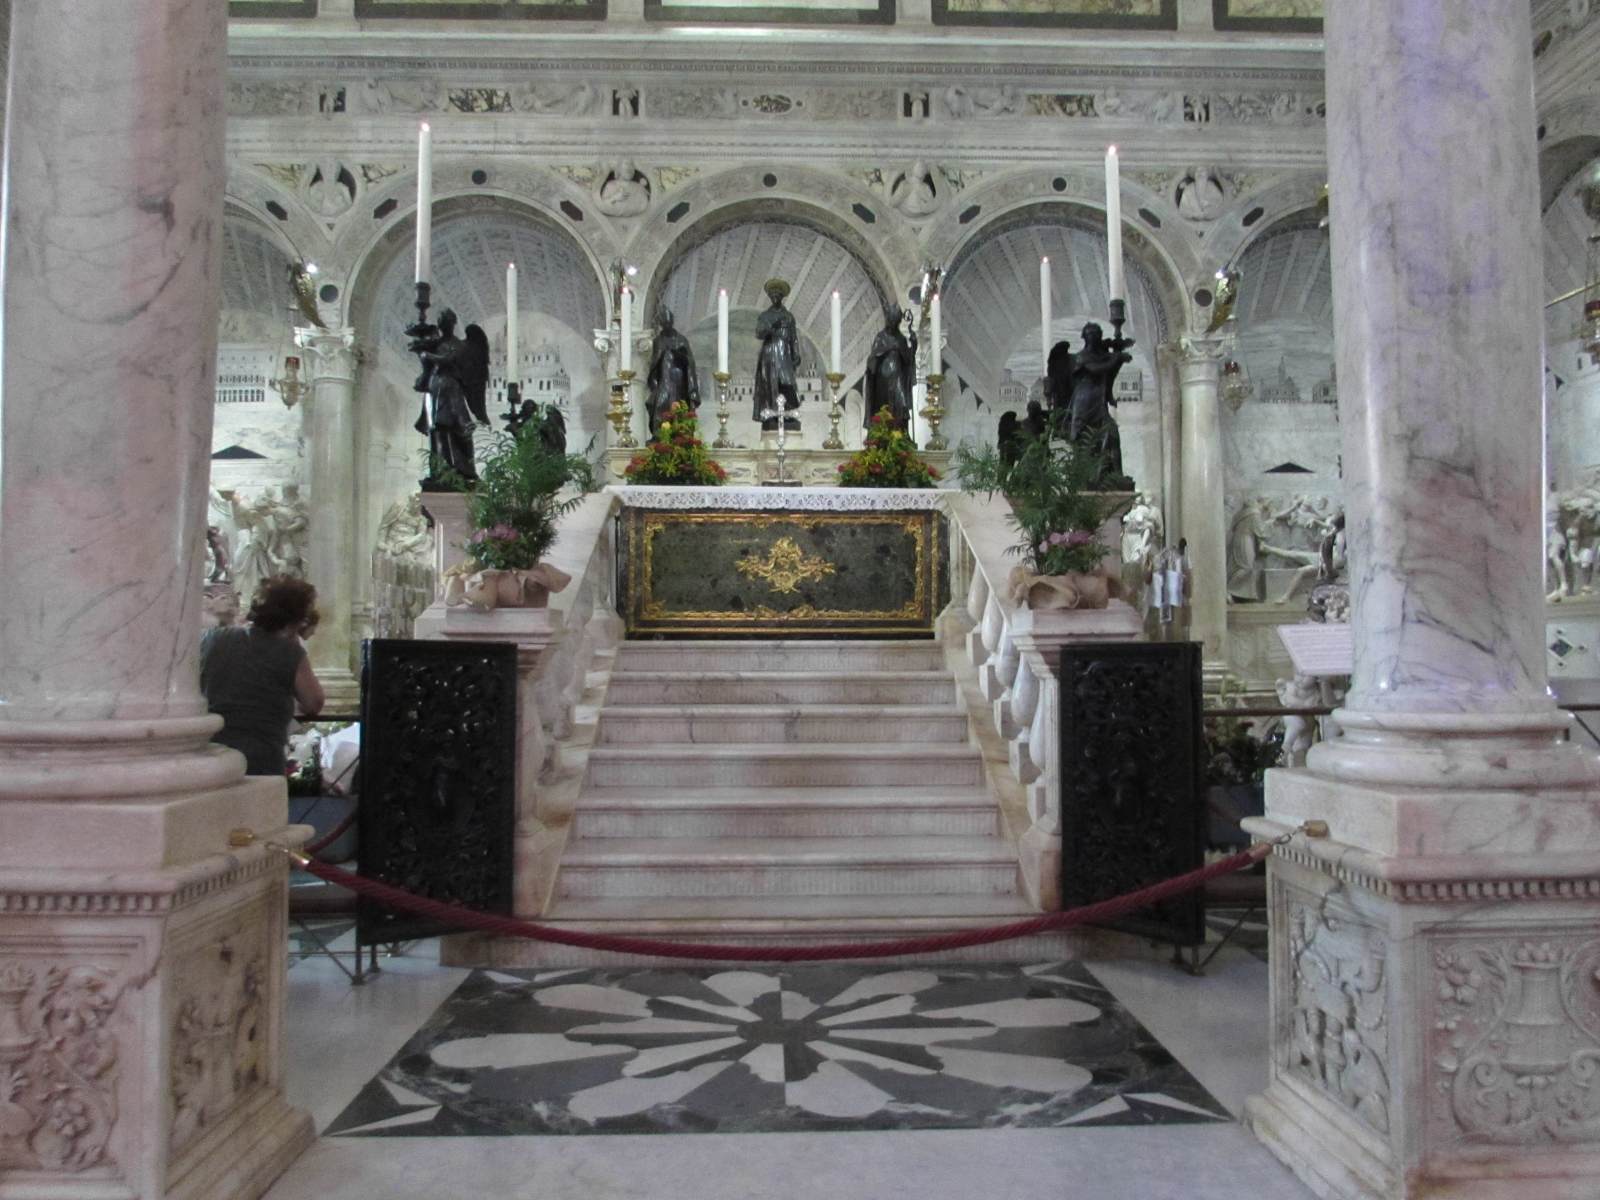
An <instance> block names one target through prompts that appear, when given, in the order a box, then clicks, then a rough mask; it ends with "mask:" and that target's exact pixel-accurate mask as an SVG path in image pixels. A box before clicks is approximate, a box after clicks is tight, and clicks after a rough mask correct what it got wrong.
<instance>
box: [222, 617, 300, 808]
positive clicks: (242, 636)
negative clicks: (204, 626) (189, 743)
mask: <svg viewBox="0 0 1600 1200" xmlns="http://www.w3.org/2000/svg"><path fill="white" fill-rule="evenodd" d="M305 656H306V648H305V647H304V646H302V645H301V644H300V639H299V638H294V637H282V636H280V635H278V634H273V633H261V632H259V631H258V630H256V629H254V628H253V627H251V626H248V625H228V626H224V627H222V628H218V629H208V630H206V631H205V633H204V634H202V635H201V638H200V690H201V691H203V692H204V693H205V695H206V705H207V706H208V707H209V708H210V709H211V711H212V712H214V713H217V714H218V715H220V716H221V717H222V729H221V730H220V731H218V733H217V734H216V735H215V736H214V737H213V738H212V739H211V740H212V741H213V742H220V743H222V744H223V745H224V746H231V747H232V748H233V749H235V750H237V751H239V752H240V753H241V754H243V755H244V758H245V762H246V764H247V766H246V767H245V771H246V773H247V774H250V775H277V776H280V777H281V776H282V775H283V773H284V769H285V767H286V766H287V762H286V754H285V749H286V746H287V743H288V740H289V722H290V721H291V720H293V719H294V677H295V672H296V671H298V670H299V669H300V660H301V659H302V658H304V657H305Z"/></svg>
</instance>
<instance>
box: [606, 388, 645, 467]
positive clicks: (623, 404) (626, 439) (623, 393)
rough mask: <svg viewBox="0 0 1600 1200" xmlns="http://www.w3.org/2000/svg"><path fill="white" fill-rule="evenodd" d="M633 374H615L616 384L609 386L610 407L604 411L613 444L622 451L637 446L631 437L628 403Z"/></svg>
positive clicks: (631, 425) (631, 413) (631, 406)
mask: <svg viewBox="0 0 1600 1200" xmlns="http://www.w3.org/2000/svg"><path fill="white" fill-rule="evenodd" d="M633 374H634V373H633V372H632V371H618V372H617V379H616V382H615V383H613V384H612V385H611V406H610V408H609V409H607V410H606V417H607V418H608V419H609V420H610V422H611V428H612V431H613V444H614V445H617V446H619V447H621V448H622V449H624V450H632V449H634V448H635V447H636V446H638V444H639V443H638V442H636V441H635V440H634V437H633V405H631V404H630V403H628V398H629V395H630V393H631V392H632V390H633Z"/></svg>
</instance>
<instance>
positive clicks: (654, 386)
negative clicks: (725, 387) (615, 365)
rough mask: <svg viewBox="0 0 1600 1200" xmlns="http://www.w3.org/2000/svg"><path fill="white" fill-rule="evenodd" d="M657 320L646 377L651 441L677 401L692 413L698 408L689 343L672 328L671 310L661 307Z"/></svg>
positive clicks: (697, 379) (696, 375)
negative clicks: (658, 321) (659, 325)
mask: <svg viewBox="0 0 1600 1200" xmlns="http://www.w3.org/2000/svg"><path fill="white" fill-rule="evenodd" d="M659 319H660V322H661V328H660V330H659V331H658V332H657V333H656V341H655V345H654V346H653V347H652V348H651V350H650V373H649V374H648V375H647V376H645V395H646V397H647V400H646V410H647V412H648V414H649V417H650V436H651V437H652V438H654V437H655V436H656V430H657V429H658V428H659V427H660V425H661V421H662V419H663V418H664V417H665V416H666V415H667V413H669V412H671V411H672V406H673V405H674V404H677V403H678V402H679V401H680V400H681V401H682V402H683V403H685V404H687V405H688V406H689V407H690V408H692V409H695V410H698V409H699V408H700V373H699V372H698V371H697V370H695V365H694V349H693V347H691V346H690V345H689V339H688V338H686V337H684V336H683V334H681V333H679V332H678V331H677V330H676V329H675V328H673V325H672V310H671V309H670V308H667V307H666V306H665V305H663V306H662V308H661V314H660V318H659Z"/></svg>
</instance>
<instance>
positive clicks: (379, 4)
mask: <svg viewBox="0 0 1600 1200" xmlns="http://www.w3.org/2000/svg"><path fill="white" fill-rule="evenodd" d="M605 15H606V0H356V16H357V17H358V18H359V17H411V18H428V17H469V18H474V17H475V18H480V19H488V20H492V21H503V20H506V19H507V18H512V19H515V18H518V17H544V18H552V17H553V18H558V19H559V18H572V19H578V20H595V21H598V20H603V19H604V18H605Z"/></svg>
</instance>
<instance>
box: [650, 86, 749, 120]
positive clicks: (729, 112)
mask: <svg viewBox="0 0 1600 1200" xmlns="http://www.w3.org/2000/svg"><path fill="white" fill-rule="evenodd" d="M650 112H651V115H652V116H656V117H667V118H676V119H678V120H686V121H716V120H728V119H730V118H732V117H737V116H738V115H739V93H738V92H736V91H735V90H734V89H733V88H728V87H700V88H662V89H661V90H660V91H652V92H651V93H650Z"/></svg>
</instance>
